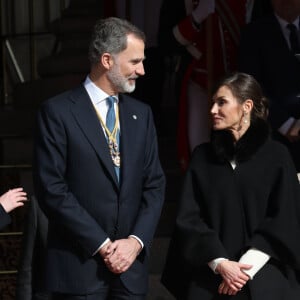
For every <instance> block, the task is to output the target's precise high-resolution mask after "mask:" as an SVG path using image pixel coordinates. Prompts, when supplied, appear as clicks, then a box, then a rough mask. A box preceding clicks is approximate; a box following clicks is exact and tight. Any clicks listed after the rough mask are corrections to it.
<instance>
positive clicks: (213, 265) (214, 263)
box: [208, 257, 228, 274]
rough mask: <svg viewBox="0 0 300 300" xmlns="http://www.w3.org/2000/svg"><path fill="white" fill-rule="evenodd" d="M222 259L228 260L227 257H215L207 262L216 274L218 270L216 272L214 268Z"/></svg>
mask: <svg viewBox="0 0 300 300" xmlns="http://www.w3.org/2000/svg"><path fill="white" fill-rule="evenodd" d="M223 260H228V259H227V258H223V257H219V258H216V259H214V260H212V261H210V262H209V263H208V266H209V267H210V268H211V269H212V270H213V272H214V273H215V274H218V272H216V268H217V266H218V264H219V263H220V262H221V261H223Z"/></svg>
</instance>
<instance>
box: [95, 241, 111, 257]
mask: <svg viewBox="0 0 300 300" xmlns="http://www.w3.org/2000/svg"><path fill="white" fill-rule="evenodd" d="M108 242H110V239H109V238H106V240H105V241H104V242H103V243H102V244H101V245H100V246H99V247H98V249H97V250H96V251H95V252H94V254H93V256H94V255H96V254H97V253H98V252H99V250H100V249H101V248H102V247H103V246H104V245H106V244H107V243H108Z"/></svg>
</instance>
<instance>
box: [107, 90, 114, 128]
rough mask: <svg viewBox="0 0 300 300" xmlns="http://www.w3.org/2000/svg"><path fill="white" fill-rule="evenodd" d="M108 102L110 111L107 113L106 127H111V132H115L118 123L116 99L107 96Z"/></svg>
mask: <svg viewBox="0 0 300 300" xmlns="http://www.w3.org/2000/svg"><path fill="white" fill-rule="evenodd" d="M106 102H107V104H108V111H107V114H106V127H107V128H108V129H109V131H110V132H113V130H114V127H115V124H116V114H115V108H114V103H115V99H114V97H112V96H109V97H107V98H106Z"/></svg>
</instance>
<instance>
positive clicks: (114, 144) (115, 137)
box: [106, 96, 120, 181]
mask: <svg viewBox="0 0 300 300" xmlns="http://www.w3.org/2000/svg"><path fill="white" fill-rule="evenodd" d="M106 102H107V104H108V111H107V114H106V127H107V129H108V130H109V131H110V134H111V137H112V139H111V138H110V137H109V136H108V137H107V139H108V146H109V150H110V155H111V158H112V161H113V163H114V167H115V171H116V174H117V177H118V181H119V179H120V151H119V145H120V143H119V140H120V131H119V129H118V128H115V127H116V126H117V124H116V113H115V108H114V103H115V99H114V97H112V96H109V97H107V98H106Z"/></svg>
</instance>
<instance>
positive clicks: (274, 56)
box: [238, 14, 300, 129]
mask: <svg viewBox="0 0 300 300" xmlns="http://www.w3.org/2000/svg"><path fill="white" fill-rule="evenodd" d="M238 65H239V70H240V71H242V72H245V73H249V74H251V75H253V76H254V77H255V78H256V79H257V80H258V82H259V83H260V84H261V86H262V87H263V89H264V92H265V94H266V96H267V97H268V98H269V99H270V104H271V107H270V121H271V123H272V126H273V127H274V128H276V129H277V128H279V127H280V126H281V125H282V124H283V123H284V122H285V121H286V120H287V119H288V118H289V117H291V116H293V117H295V118H299V117H300V98H299V97H297V95H299V94H300V61H299V60H297V58H296V57H295V56H294V55H293V54H292V52H291V51H290V50H289V47H288V44H287V41H286V39H285V37H284V35H283V33H282V30H281V27H280V24H279V22H278V20H277V19H276V17H275V16H274V15H273V14H272V15H268V16H266V17H264V18H261V19H258V20H257V21H255V22H253V23H250V24H248V25H247V26H246V27H245V28H244V29H243V30H242V33H241V40H240V49H239V63H238Z"/></svg>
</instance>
